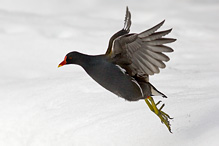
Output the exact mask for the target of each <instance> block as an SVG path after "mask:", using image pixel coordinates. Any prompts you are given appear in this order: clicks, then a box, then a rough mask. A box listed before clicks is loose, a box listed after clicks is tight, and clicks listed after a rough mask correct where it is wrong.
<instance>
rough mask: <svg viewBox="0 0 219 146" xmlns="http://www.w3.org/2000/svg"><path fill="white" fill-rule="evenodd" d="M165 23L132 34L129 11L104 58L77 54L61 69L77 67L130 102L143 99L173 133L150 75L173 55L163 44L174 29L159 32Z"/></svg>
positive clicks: (72, 53) (66, 61)
mask: <svg viewBox="0 0 219 146" xmlns="http://www.w3.org/2000/svg"><path fill="white" fill-rule="evenodd" d="M163 23H164V21H162V22H161V23H159V24H157V25H156V26H154V27H152V28H150V29H148V30H146V31H143V32H141V33H139V34H138V33H129V31H130V26H131V13H130V11H129V9H128V7H127V8H126V16H125V24H124V28H123V29H122V30H120V31H118V32H117V33H115V34H114V35H113V36H112V37H111V38H110V40H109V45H108V49H107V51H106V53H105V54H102V55H95V56H91V55H86V54H82V53H79V52H76V51H73V52H70V53H68V54H67V55H66V56H65V59H64V61H62V62H61V63H60V64H59V66H58V67H60V66H63V65H67V64H77V65H80V66H82V67H83V68H84V70H85V71H86V72H87V73H88V74H89V75H90V76H91V77H92V78H93V79H94V80H95V81H96V82H97V83H99V84H100V85H101V86H103V87H104V88H106V89H107V90H109V91H111V92H113V93H114V94H116V95H117V96H119V97H122V98H124V99H126V100H128V101H137V100H140V99H144V100H145V102H146V103H147V105H148V106H149V108H150V110H151V111H153V112H154V113H155V114H156V115H157V116H158V117H159V118H160V119H161V122H162V123H164V124H165V125H166V126H167V128H168V130H169V131H170V132H171V128H170V123H169V119H171V118H170V116H169V115H168V114H166V113H165V112H163V111H162V108H163V107H164V104H163V105H162V106H161V107H160V108H159V109H158V108H157V105H158V104H159V103H160V102H161V101H159V102H158V103H156V104H155V102H154V100H153V98H152V96H163V97H165V98H167V97H166V96H165V95H164V94H163V93H161V92H160V91H158V90H157V89H156V88H155V87H154V86H153V85H152V84H151V83H149V75H153V74H155V73H159V71H160V70H159V68H165V67H166V65H165V64H164V62H167V61H169V57H167V56H166V55H165V54H163V52H173V49H171V48H170V47H168V46H165V45H164V44H167V43H172V42H174V41H176V39H172V38H163V36H165V35H167V34H169V33H170V32H171V30H172V29H169V30H165V31H158V32H156V31H157V30H158V29H159V28H160V27H161V26H162V25H163Z"/></svg>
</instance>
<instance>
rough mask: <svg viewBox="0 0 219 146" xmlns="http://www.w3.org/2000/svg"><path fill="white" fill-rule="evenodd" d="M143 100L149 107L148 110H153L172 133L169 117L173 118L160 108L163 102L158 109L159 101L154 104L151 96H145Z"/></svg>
mask: <svg viewBox="0 0 219 146" xmlns="http://www.w3.org/2000/svg"><path fill="white" fill-rule="evenodd" d="M149 101H150V102H149ZM145 102H146V103H147V105H148V107H149V108H150V110H151V111H152V112H154V113H155V114H156V115H157V116H158V117H159V118H160V120H161V123H164V124H165V125H166V127H167V128H168V130H169V131H170V133H172V132H171V127H170V122H169V119H173V118H171V117H170V116H169V115H168V114H166V113H165V112H163V111H162V109H163V107H164V106H165V104H162V106H161V107H160V108H159V109H158V108H157V105H158V104H159V103H160V102H161V101H158V102H157V104H155V102H154V99H153V98H152V97H151V96H149V97H147V98H146V99H145Z"/></svg>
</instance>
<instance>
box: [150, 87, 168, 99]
mask: <svg viewBox="0 0 219 146" xmlns="http://www.w3.org/2000/svg"><path fill="white" fill-rule="evenodd" d="M150 85H151V96H162V97H163V98H167V96H166V95H164V94H163V93H161V92H160V91H158V90H157V89H156V88H155V87H154V86H153V85H152V84H150Z"/></svg>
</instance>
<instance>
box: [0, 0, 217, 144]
mask: <svg viewBox="0 0 219 146" xmlns="http://www.w3.org/2000/svg"><path fill="white" fill-rule="evenodd" d="M126 6H129V9H130V11H131V13H132V22H133V23H132V27H131V32H140V31H142V30H145V29H148V28H150V27H152V26H154V25H155V24H157V23H159V22H161V21H162V20H163V19H166V22H165V24H164V26H163V27H162V28H161V29H162V30H164V29H167V28H173V31H172V33H171V34H170V35H169V37H173V38H177V42H175V43H173V44H171V45H170V46H171V47H172V48H174V50H175V52H174V53H171V54H169V56H170V58H171V60H170V62H168V63H167V68H166V69H164V70H161V73H160V74H158V75H154V76H152V77H151V78H150V81H151V83H152V84H154V85H155V86H156V87H157V88H158V89H159V90H160V91H162V92H163V93H165V94H166V95H167V96H168V97H169V98H168V99H162V100H163V102H165V103H166V106H165V107H164V111H166V112H167V113H169V114H170V115H171V116H172V117H174V120H173V121H171V123H172V131H173V134H170V133H169V132H168V130H167V128H166V127H165V125H163V124H161V122H160V120H159V119H158V117H156V116H155V115H154V114H153V113H152V112H151V111H150V110H149V108H148V107H147V105H146V104H145V102H144V101H142V100H141V101H138V102H128V101H125V100H123V99H121V98H117V97H116V96H115V95H113V94H112V93H110V92H109V91H106V90H105V89H104V88H102V87H101V86H100V85H98V84H97V83H96V82H94V81H93V80H92V79H91V78H90V77H89V76H88V75H87V74H86V73H85V72H84V70H83V69H82V68H81V67H79V66H74V65H72V66H64V67H61V68H57V66H58V64H59V63H60V62H61V61H62V60H63V58H64V56H65V55H66V53H68V52H70V51H73V50H77V51H80V52H83V53H87V54H101V53H104V52H105V50H106V47H107V45H108V40H109V38H110V37H111V35H112V34H113V33H114V32H116V31H118V30H120V29H121V28H122V27H123V22H124V16H125V7H126ZM218 33H219V1H218V0H178V1H176V0H165V1H163V0H153V1H151V0H135V1H133V0H132V1H131V0H126V1H125V0H120V1H118V0H104V1H103V0H89V1H85V0H80V1H76V0H19V1H17V0H0V51H1V52H0V62H1V65H0V67H1V71H0V146H86V145H89V146H90V145H91V146H103V145H107V146H114V145H116V146H122V145H125V146H133V145H135V146H147V145H151V146H161V145H162V146H194V145H197V146H206V145H208V146H216V145H218V144H219V139H218V138H219V110H218V107H219V97H218V96H219V89H218V88H219V65H218V62H219V54H218V53H219V48H218V46H219V36H218ZM160 99H161V98H160V97H157V98H155V100H156V101H158V100H160Z"/></svg>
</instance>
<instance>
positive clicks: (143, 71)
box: [111, 21, 176, 81]
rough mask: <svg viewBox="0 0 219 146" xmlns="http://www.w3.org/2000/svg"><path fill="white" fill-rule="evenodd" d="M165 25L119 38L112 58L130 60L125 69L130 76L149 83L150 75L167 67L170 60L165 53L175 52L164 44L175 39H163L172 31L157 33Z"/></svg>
mask: <svg viewBox="0 0 219 146" xmlns="http://www.w3.org/2000/svg"><path fill="white" fill-rule="evenodd" d="M163 23H164V21H162V22H161V23H159V24H157V25H156V26H154V27H152V28H150V29H148V30H146V31H143V32H141V33H139V34H136V33H134V34H125V35H122V36H120V37H118V38H117V39H116V40H115V41H114V43H113V44H114V45H113V52H112V55H111V57H112V58H116V59H118V60H119V59H120V60H129V61H130V64H127V65H126V66H125V67H124V68H125V69H126V71H127V72H128V74H129V75H131V76H135V75H137V76H139V77H141V78H142V77H143V78H145V80H146V81H148V75H153V74H155V73H159V72H160V69H159V68H165V67H166V65H165V64H164V62H167V61H169V60H170V59H169V57H168V56H167V55H165V54H164V53H163V52H173V49H172V48H170V47H168V46H165V45H164V44H167V43H172V42H174V41H176V39H173V38H163V37H164V36H165V35H167V34H169V33H170V32H171V31H172V29H168V30H165V31H159V32H156V31H157V30H158V29H159V28H160V27H161V26H162V25H163ZM116 62H121V61H116ZM117 64H118V63H117ZM119 65H120V64H119Z"/></svg>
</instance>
